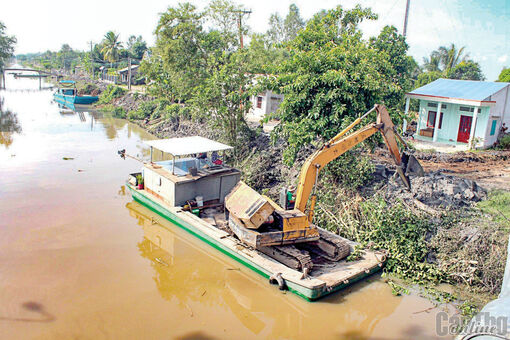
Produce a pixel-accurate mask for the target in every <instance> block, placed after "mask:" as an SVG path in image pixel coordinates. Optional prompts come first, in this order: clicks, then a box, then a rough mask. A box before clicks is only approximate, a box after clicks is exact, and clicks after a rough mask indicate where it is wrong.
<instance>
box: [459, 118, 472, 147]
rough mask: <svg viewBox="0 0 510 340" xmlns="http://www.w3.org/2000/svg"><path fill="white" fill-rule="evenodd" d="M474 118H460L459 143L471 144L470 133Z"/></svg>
mask: <svg viewBox="0 0 510 340" xmlns="http://www.w3.org/2000/svg"><path fill="white" fill-rule="evenodd" d="M472 121H473V117H471V116H460V124H459V134H458V136H457V142H462V143H467V142H469V133H470V132H471V122H472Z"/></svg>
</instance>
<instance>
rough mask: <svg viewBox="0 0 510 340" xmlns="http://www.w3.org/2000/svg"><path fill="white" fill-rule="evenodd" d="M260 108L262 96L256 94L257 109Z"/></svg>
mask: <svg viewBox="0 0 510 340" xmlns="http://www.w3.org/2000/svg"><path fill="white" fill-rule="evenodd" d="M261 108H262V97H261V96H258V97H257V109H261Z"/></svg>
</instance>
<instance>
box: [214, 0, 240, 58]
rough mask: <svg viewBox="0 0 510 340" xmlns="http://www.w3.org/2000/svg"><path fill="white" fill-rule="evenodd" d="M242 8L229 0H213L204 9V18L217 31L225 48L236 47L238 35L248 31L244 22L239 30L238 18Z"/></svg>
mask: <svg viewBox="0 0 510 340" xmlns="http://www.w3.org/2000/svg"><path fill="white" fill-rule="evenodd" d="M242 10H243V8H242V7H241V6H238V5H235V4H234V3H233V2H232V1H229V0H213V1H211V3H210V4H209V6H208V7H207V9H206V13H205V16H206V20H207V21H209V22H210V23H211V24H212V26H213V27H214V29H215V30H217V31H219V33H220V36H221V37H222V40H223V42H224V44H225V48H226V49H235V48H237V47H238V46H239V41H240V40H239V35H240V34H243V35H245V34H247V33H248V28H247V27H246V25H244V24H243V26H242V27H241V28H240V30H239V23H238V20H239V15H241V13H240V11H242ZM241 23H243V22H242V21H241Z"/></svg>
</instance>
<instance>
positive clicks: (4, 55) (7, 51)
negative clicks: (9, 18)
mask: <svg viewBox="0 0 510 340" xmlns="http://www.w3.org/2000/svg"><path fill="white" fill-rule="evenodd" d="M5 29H6V27H5V25H4V24H3V23H2V22H1V21H0V70H3V69H4V68H5V65H6V64H7V62H8V61H9V59H11V58H12V56H13V53H14V45H15V44H16V38H15V37H14V36H9V35H7V34H6V33H5Z"/></svg>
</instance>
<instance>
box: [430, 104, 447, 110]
mask: <svg viewBox="0 0 510 340" xmlns="http://www.w3.org/2000/svg"><path fill="white" fill-rule="evenodd" d="M427 106H428V107H433V108H437V103H428V104H427ZM441 108H442V109H446V104H441Z"/></svg>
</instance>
